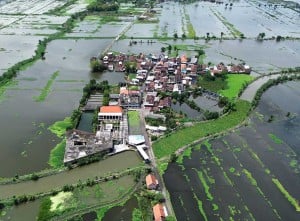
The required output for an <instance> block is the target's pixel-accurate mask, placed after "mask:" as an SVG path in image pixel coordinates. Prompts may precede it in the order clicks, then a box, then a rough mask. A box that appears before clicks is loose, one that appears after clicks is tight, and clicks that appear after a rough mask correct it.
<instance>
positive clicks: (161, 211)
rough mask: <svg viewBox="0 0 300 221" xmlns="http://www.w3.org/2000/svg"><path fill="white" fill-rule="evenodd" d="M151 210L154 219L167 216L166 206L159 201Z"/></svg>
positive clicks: (161, 219)
mask: <svg viewBox="0 0 300 221" xmlns="http://www.w3.org/2000/svg"><path fill="white" fill-rule="evenodd" d="M152 210H153V216H154V221H164V220H165V219H166V217H167V216H168V214H167V210H166V207H165V206H164V205H163V204H161V203H158V204H156V205H154V206H153V207H152Z"/></svg>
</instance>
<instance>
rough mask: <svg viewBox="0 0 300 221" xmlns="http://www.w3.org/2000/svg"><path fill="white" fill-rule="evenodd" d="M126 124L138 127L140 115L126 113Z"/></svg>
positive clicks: (135, 112) (130, 112) (131, 112)
mask: <svg viewBox="0 0 300 221" xmlns="http://www.w3.org/2000/svg"><path fill="white" fill-rule="evenodd" d="M128 122H129V125H130V126H131V127H139V126H140V115H139V112H138V111H128Z"/></svg>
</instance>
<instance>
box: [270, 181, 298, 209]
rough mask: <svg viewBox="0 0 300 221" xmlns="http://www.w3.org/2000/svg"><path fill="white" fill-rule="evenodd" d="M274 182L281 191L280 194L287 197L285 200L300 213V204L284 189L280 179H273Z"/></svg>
mask: <svg viewBox="0 0 300 221" xmlns="http://www.w3.org/2000/svg"><path fill="white" fill-rule="evenodd" d="M272 181H273V183H274V184H275V185H276V186H277V188H278V189H279V190H280V192H281V193H282V194H283V195H284V196H285V198H286V199H287V200H288V201H289V202H290V203H291V204H292V205H293V206H294V207H295V209H296V211H297V212H300V205H299V202H298V201H297V200H296V199H295V198H294V197H292V196H291V195H290V194H289V192H288V191H287V190H286V189H285V188H284V186H282V184H281V183H280V181H279V180H278V179H275V178H272Z"/></svg>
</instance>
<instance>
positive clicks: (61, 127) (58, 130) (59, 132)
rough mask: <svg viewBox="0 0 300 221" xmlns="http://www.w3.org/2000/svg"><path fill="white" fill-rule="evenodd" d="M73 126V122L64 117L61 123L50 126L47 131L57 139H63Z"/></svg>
mask: <svg viewBox="0 0 300 221" xmlns="http://www.w3.org/2000/svg"><path fill="white" fill-rule="evenodd" d="M72 126H73V122H72V120H71V118H70V117H66V118H65V119H64V120H63V121H57V122H55V123H54V124H52V125H51V126H50V127H49V128H48V129H49V130H50V131H51V132H52V133H54V134H56V136H58V137H63V136H64V135H65V133H66V130H67V129H68V128H70V127H72Z"/></svg>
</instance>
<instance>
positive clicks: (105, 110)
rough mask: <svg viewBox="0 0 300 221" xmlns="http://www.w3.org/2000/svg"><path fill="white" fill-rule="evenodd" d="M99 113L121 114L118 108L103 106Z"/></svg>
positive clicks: (120, 109)
mask: <svg viewBox="0 0 300 221" xmlns="http://www.w3.org/2000/svg"><path fill="white" fill-rule="evenodd" d="M100 113H122V108H121V107H120V106H103V107H101V108H100Z"/></svg>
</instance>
